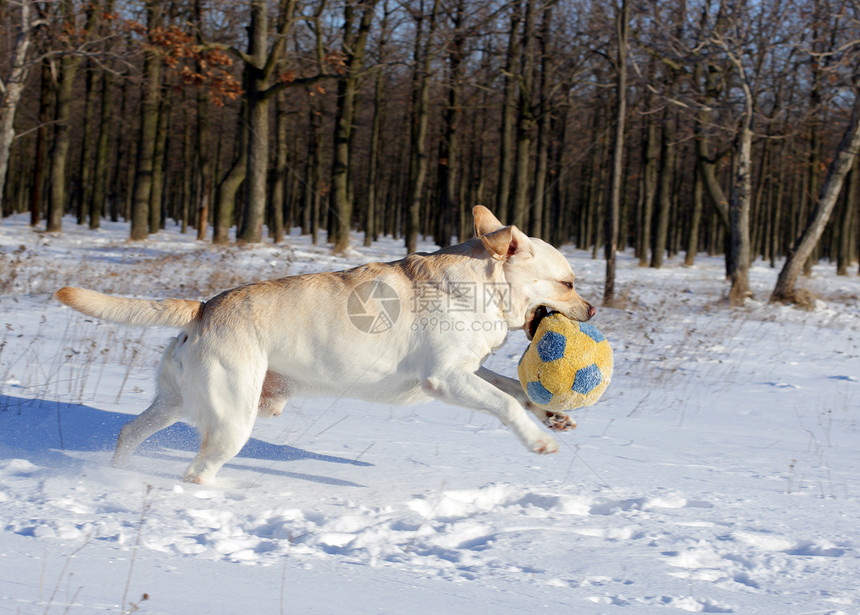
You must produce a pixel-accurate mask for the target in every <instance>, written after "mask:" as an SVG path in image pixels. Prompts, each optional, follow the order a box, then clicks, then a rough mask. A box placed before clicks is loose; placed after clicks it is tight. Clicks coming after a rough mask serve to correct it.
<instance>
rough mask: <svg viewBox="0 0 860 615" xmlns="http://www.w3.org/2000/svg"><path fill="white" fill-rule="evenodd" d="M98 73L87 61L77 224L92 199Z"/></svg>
mask: <svg viewBox="0 0 860 615" xmlns="http://www.w3.org/2000/svg"><path fill="white" fill-rule="evenodd" d="M97 84H98V73H96V67H95V66H94V65H93V64H92V63H90V62H88V63H87V66H86V87H85V94H84V126H83V135H82V139H81V140H82V143H81V158H80V161H79V164H80V167H79V168H80V171H79V173H78V177H79V178H80V181H79V182H78V190H77V200H78V224H85V223H86V221H87V218H88V217H89V216H90V207H92V200H93V188H94V185H93V184H94V182H93V167H94V153H93V149H94V145H95V143H94V141H95V139H96V137H95V131H96V127H95V116H96V106H97V104H98V102H97V100H98V89H97Z"/></svg>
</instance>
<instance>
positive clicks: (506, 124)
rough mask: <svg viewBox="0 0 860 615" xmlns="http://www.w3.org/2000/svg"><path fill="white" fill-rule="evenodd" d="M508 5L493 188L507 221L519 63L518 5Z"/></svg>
mask: <svg viewBox="0 0 860 615" xmlns="http://www.w3.org/2000/svg"><path fill="white" fill-rule="evenodd" d="M510 6H511V25H510V29H509V30H508V49H507V52H506V54H505V68H504V71H503V73H502V74H503V75H504V98H503V102H502V126H501V129H500V130H501V133H500V146H499V181H498V188H497V192H496V216H497V217H498V218H499V219H500V220H503V221H509V219H510V215H509V212H508V206H509V204H510V200H511V184H512V179H513V175H514V172H513V171H514V157H513V155H512V154H513V152H514V143H515V141H514V120H515V114H516V107H517V86H518V83H517V75H518V74H519V63H520V36H519V29H520V22H521V21H522V8H521V6H520V1H519V0H517V1H515V2H512V3H511V4H510Z"/></svg>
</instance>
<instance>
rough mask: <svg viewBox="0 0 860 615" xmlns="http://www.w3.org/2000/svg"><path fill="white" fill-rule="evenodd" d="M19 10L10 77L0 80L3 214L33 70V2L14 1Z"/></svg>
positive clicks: (0, 175) (0, 199)
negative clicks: (21, 109) (19, 116)
mask: <svg viewBox="0 0 860 615" xmlns="http://www.w3.org/2000/svg"><path fill="white" fill-rule="evenodd" d="M10 4H18V6H19V7H20V11H19V13H18V15H19V27H18V35H17V36H16V37H15V44H14V46H13V48H12V53H11V54H10V57H11V58H12V65H11V67H10V70H9V74H8V76H6V77H5V78H4V79H0V211H2V208H3V193H4V188H5V185H6V171H7V169H8V168H9V154H10V152H11V151H12V141H13V140H14V139H15V113H16V112H17V111H18V104H19V103H20V101H21V96H22V94H23V93H24V86H25V84H26V81H27V75H28V73H29V71H30V57H29V55H30V44H31V42H32V38H31V32H32V30H33V19H34V18H33V13H32V5H33V4H35V3H34V2H31V0H20V1H19V2H17V3H15V2H11V3H10Z"/></svg>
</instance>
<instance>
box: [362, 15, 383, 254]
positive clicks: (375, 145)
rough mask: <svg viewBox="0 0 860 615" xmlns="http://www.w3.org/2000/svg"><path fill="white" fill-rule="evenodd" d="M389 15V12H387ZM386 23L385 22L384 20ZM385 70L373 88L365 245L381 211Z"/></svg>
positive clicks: (374, 233)
mask: <svg viewBox="0 0 860 615" xmlns="http://www.w3.org/2000/svg"><path fill="white" fill-rule="evenodd" d="M386 17H387V13H386ZM383 23H384V22H383ZM382 29H383V36H385V34H384V32H385V25H383V28H382ZM384 44H385V40H384V39H383V40H381V41H380V42H379V47H380V51H379V53H380V55H382V53H383V51H382V49H383V47H384ZM384 79H385V72H384V71H382V70H379V71H377V73H376V84H375V86H374V90H373V126H372V128H371V131H370V154H369V156H370V169H369V171H368V177H367V217H366V218H365V222H364V245H365V246H369V245H370V244H371V242H373V241H376V238H377V236H378V232H379V230H378V226H379V224H378V220H377V212H378V211H379V209H380V208H379V203H377V201H378V200H379V195H378V194H377V190H378V187H377V186H378V184H379V161H380V159H381V157H382V153H381V152H380V149H381V144H382V123H383V122H384V121H385V96H384V89H383V83H384Z"/></svg>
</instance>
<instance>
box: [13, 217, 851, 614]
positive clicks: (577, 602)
mask: <svg viewBox="0 0 860 615" xmlns="http://www.w3.org/2000/svg"><path fill="white" fill-rule="evenodd" d="M64 224H65V227H64V228H65V230H64V232H63V234H62V235H47V234H44V233H37V232H33V231H31V230H30V229H29V227H28V226H27V225H26V219H25V217H23V216H13V217H11V218H6V219H4V220H2V222H0V292H2V294H0V327H2V329H0V530H2V531H0V614H5V613H10V614H28V613H71V614H84V613H87V614H91V613H102V612H112V613H116V612H122V611H123V610H125V611H127V612H139V613H152V614H175V613H213V614H214V613H224V614H231V613H239V612H247V611H249V610H250V609H253V610H254V611H255V612H261V613H303V614H304V613H400V612H409V613H439V612H468V613H494V614H496V613H522V612H526V611H528V612H538V613H540V612H558V611H559V610H562V611H563V612H568V613H577V614H580V613H582V614H590V613H637V614H639V613H683V612H706V613H745V614H748V613H767V614H771V613H830V614H834V615H835V614H843V613H844V614H857V613H860V593H858V590H857V586H858V579H860V533H858V529H857V520H858V519H860V478H858V477H860V456H858V455H857V452H856V449H857V442H858V432H860V426H859V425H858V418H860V301H858V295H860V283H858V279H857V277H856V276H851V277H847V278H838V277H836V276H835V274H834V273H833V269H834V268H833V267H830V266H827V265H820V266H816V267H814V268H813V272H812V276H811V277H810V278H809V279H805V280H804V281H803V283H804V285H805V286H806V287H807V288H808V289H809V290H810V291H811V292H812V293H813V294H814V295H815V296H816V297H817V298H818V300H817V302H816V305H815V308H814V310H812V311H803V310H799V309H796V308H792V307H786V306H775V305H770V304H768V303H767V302H766V299H767V296H768V294H769V291H770V290H771V289H772V287H773V284H774V282H775V278H776V273H777V272H776V271H775V270H773V269H771V268H770V267H768V266H767V265H766V264H764V263H761V262H757V263H755V264H754V266H753V268H752V271H751V282H752V285H753V289H754V292H755V299H751V300H749V301H748V302H747V304H746V305H745V306H744V307H742V308H737V309H731V308H729V307H728V306H727V304H726V302H725V294H726V292H727V284H726V282H725V276H724V269H723V267H724V266H723V261H722V259H719V258H709V257H706V256H702V257H700V258H699V259H698V261H697V264H696V265H695V266H694V267H683V266H682V265H681V262H680V260H679V259H671V260H670V261H669V263H668V265H667V266H666V267H665V268H664V269H661V270H651V269H641V268H639V267H638V266H637V265H636V262H635V260H634V259H633V257H632V256H631V255H630V254H622V255H620V257H619V271H618V287H619V289H620V291H621V293H622V295H623V303H622V307H621V308H619V309H608V308H602V309H599V310H598V315H597V317H596V318H595V320H594V321H593V322H594V324H596V326H598V327H599V328H600V329H601V331H602V332H603V333H604V334H606V336H607V337H608V338H609V340H610V342H611V343H612V345H613V349H614V355H615V373H614V376H613V382H612V385H611V386H610V387H609V389H608V390H607V392H606V394H605V395H604V396H603V398H602V399H601V401H600V402H598V403H597V404H596V405H595V406H593V407H591V408H587V409H583V410H580V411H576V412H574V413H573V414H574V416H575V418H576V419H577V421H578V423H579V427H578V428H577V429H576V430H575V431H573V432H569V433H564V434H560V441H561V450H560V451H559V453H557V454H555V455H551V456H546V457H542V456H537V455H534V454H531V453H529V452H527V451H526V450H525V449H524V448H523V447H522V446H521V445H520V444H519V443H518V442H517V441H516V439H515V438H514V437H513V436H512V434H510V433H509V432H508V431H507V430H506V429H504V428H503V427H502V426H501V425H500V424H499V423H498V422H497V421H496V420H495V419H494V418H492V417H490V416H485V415H482V414H475V413H472V412H470V411H467V410H465V409H462V408H457V407H452V406H447V405H444V404H441V403H431V404H426V405H422V406H411V407H402V406H391V405H385V404H371V403H366V402H357V401H353V400H350V399H348V398H347V397H343V398H336V399H334V398H324V399H298V400H293V401H290V403H289V404H288V406H287V408H286V410H285V411H284V414H283V415H282V416H281V417H279V418H276V419H268V420H260V421H258V423H257V425H256V427H255V429H254V433H253V435H252V439H251V441H250V442H249V443H248V445H247V446H246V447H245V449H244V450H243V451H242V453H241V454H240V455H239V456H238V457H237V458H235V459H234V460H233V461H231V462H230V463H229V464H228V465H227V466H225V468H224V469H223V470H222V471H221V473H220V474H219V482H218V484H216V485H206V486H194V485H187V484H184V483H182V482H180V480H179V479H180V476H181V473H182V471H183V470H184V468H185V466H186V465H187V463H188V462H189V461H190V459H191V457H192V456H193V454H194V452H195V450H196V446H197V444H196V443H197V436H196V434H195V432H194V431H193V430H192V429H191V428H190V427H188V426H186V425H181V424H180V425H177V426H174V427H173V428H171V429H168V430H166V431H165V432H162V433H160V434H157V435H156V436H153V438H151V439H150V441H149V442H147V443H145V444H144V446H143V447H142V449H141V450H140V451H139V452H138V454H137V455H136V456H135V462H134V466H133V467H132V468H131V469H129V470H116V469H113V468H111V467H110V465H109V459H110V456H111V450H112V448H113V445H114V441H115V437H116V435H117V433H118V431H119V429H120V427H121V426H122V424H123V423H124V422H125V421H127V420H128V419H129V418H130V416H132V415H134V414H136V413H139V412H140V411H142V410H143V409H144V408H145V407H146V406H147V405H148V402H149V397H150V395H151V394H152V382H151V377H152V372H153V370H154V367H155V365H156V363H157V361H158V357H159V354H160V351H161V350H162V349H163V348H164V346H165V343H166V341H167V340H168V338H169V336H170V335H171V332H170V331H169V330H167V329H156V330H141V329H134V328H124V327H120V326H116V325H112V324H108V323H103V322H95V321H92V320H91V319H87V318H86V317H83V316H81V315H79V314H76V313H74V312H72V311H71V310H69V309H68V308H65V307H63V306H61V305H60V304H58V303H57V302H55V301H53V300H51V299H50V294H51V293H52V292H53V291H54V290H56V289H57V288H59V287H60V286H63V285H81V286H86V287H91V288H95V289H98V290H103V291H106V292H113V293H120V294H126V295H132V296H141V297H168V296H177V297H187V298H205V297H208V296H211V295H212V294H214V293H215V292H217V291H218V290H220V289H223V288H227V287H231V286H235V285H238V284H241V283H244V282H248V281H253V280H257V279H265V278H271V277H278V276H283V275H287V274H296V273H303V272H309V271H321V270H331V269H340V268H345V267H349V266H353V265H355V264H359V263H362V262H369V261H374V260H390V259H394V258H399V257H400V256H401V255H402V248H401V246H400V244H399V242H396V241H394V240H391V239H390V238H389V239H383V240H382V241H380V242H379V243H377V244H375V245H374V246H373V247H371V248H363V247H359V246H358V244H360V238H356V239H355V243H356V247H355V248H354V249H352V250H351V251H350V253H349V257H348V258H342V257H338V256H334V255H332V254H331V253H330V250H329V248H328V247H327V246H326V245H319V246H314V245H312V244H311V243H310V242H309V240H308V239H307V238H306V237H300V236H298V235H297V234H295V233H294V234H293V235H292V236H291V237H290V238H289V240H288V242H287V243H286V244H285V245H283V246H273V245H271V244H268V245H262V246H256V247H251V248H238V247H228V248H224V247H220V248H219V247H214V246H211V245H209V244H207V243H202V242H196V241H194V240H193V238H191V237H190V236H183V235H181V234H180V233H178V232H177V231H176V230H175V229H172V228H171V229H169V230H167V231H162V232H160V233H158V234H156V235H154V236H153V237H152V238H151V239H150V240H148V241H146V242H143V243H140V244H132V243H129V242H127V241H126V240H125V237H126V233H127V227H126V226H125V225H123V224H111V223H107V224H105V228H103V229H102V230H99V231H96V232H93V231H89V230H84V229H81V228H79V227H76V226H75V225H74V222H73V220H72V219H66V220H65V221H64ZM425 248H430V246H425ZM565 253H566V255H567V256H568V257H569V259H570V260H571V262H572V263H573V265H574V269H575V270H576V272H577V283H578V290H579V292H580V294H582V295H583V296H584V297H586V298H588V299H591V300H593V301H597V300H598V299H599V297H600V296H601V292H602V276H603V263H602V262H601V261H594V260H591V259H590V258H589V255H588V254H587V253H585V252H583V251H577V250H574V249H565ZM526 344H527V342H526V339H525V337H524V335H523V334H522V333H520V332H517V333H514V334H512V335H511V336H510V337H509V340H508V343H507V344H506V345H505V346H504V347H502V348H501V349H500V350H499V351H498V352H497V353H495V354H494V355H493V356H492V357H491V358H490V361H489V366H490V367H491V368H493V369H495V370H497V371H499V372H502V373H505V374H508V375H511V376H513V375H515V374H516V363H517V360H518V359H519V356H520V355H521V354H522V352H523V350H524V349H525V346H526ZM144 598H145V599H144Z"/></svg>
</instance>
